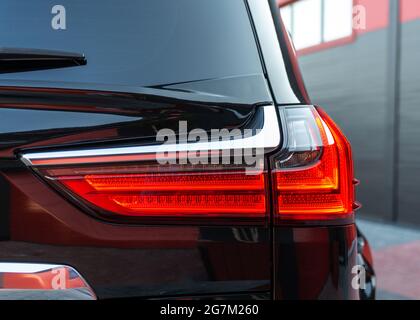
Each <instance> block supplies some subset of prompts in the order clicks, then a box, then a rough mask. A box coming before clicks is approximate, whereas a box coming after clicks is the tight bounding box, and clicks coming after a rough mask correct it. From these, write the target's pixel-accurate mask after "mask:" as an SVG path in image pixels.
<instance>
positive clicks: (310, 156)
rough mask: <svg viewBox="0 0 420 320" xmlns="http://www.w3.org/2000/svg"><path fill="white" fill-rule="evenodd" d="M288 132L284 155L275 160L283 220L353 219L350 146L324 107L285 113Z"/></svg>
mask: <svg viewBox="0 0 420 320" xmlns="http://www.w3.org/2000/svg"><path fill="white" fill-rule="evenodd" d="M281 113H282V116H283V118H284V123H285V124H286V127H287V128H286V130H287V135H286V136H287V141H286V146H287V147H286V148H285V150H284V152H282V153H281V155H280V156H278V157H277V158H276V159H275V161H274V170H273V181H274V194H275V196H274V198H275V202H276V204H275V218H276V221H277V222H280V223H281V221H283V220H293V221H297V220H298V221H314V220H317V221H320V220H321V221H322V220H333V219H346V218H352V214H353V202H354V186H353V166H352V155H351V148H350V144H349V143H348V141H347V139H346V138H345V136H344V135H343V134H342V132H341V131H340V129H339V128H338V127H337V125H336V124H335V123H334V122H333V121H332V120H331V119H330V118H329V117H328V116H327V115H326V113H325V112H324V111H322V110H321V109H319V108H318V109H316V108H315V107H312V106H309V107H287V108H283V109H281Z"/></svg>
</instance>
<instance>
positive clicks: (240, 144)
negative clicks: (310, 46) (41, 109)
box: [21, 105, 281, 166]
mask: <svg viewBox="0 0 420 320" xmlns="http://www.w3.org/2000/svg"><path fill="white" fill-rule="evenodd" d="M261 108H262V109H263V117H264V125H263V127H262V129H259V130H257V133H256V134H255V135H253V136H249V137H243V138H241V139H233V140H225V141H210V142H197V143H181V144H160V145H147V146H134V147H122V148H104V149H84V150H72V151H52V152H28V153H23V154H21V159H22V161H23V162H24V163H25V164H26V165H27V166H33V165H34V164H33V161H34V160H52V159H67V158H82V157H104V156H121V155H137V154H138V155H144V154H159V153H163V152H186V151H221V150H237V149H264V150H267V149H270V150H272V149H274V148H277V147H278V146H279V145H280V139H281V138H280V127H279V122H278V119H277V113H276V107H275V106H274V105H268V106H263V107H261ZM101 162H103V161H101ZM110 162H112V161H110ZM56 164H59V163H56Z"/></svg>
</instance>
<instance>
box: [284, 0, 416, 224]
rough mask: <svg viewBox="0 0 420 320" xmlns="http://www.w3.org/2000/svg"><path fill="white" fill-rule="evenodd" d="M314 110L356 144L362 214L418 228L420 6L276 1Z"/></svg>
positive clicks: (393, 0)
mask: <svg viewBox="0 0 420 320" xmlns="http://www.w3.org/2000/svg"><path fill="white" fill-rule="evenodd" d="M278 4H279V7H280V8H281V9H280V11H281V15H282V17H283V21H284V24H285V26H286V28H287V29H288V30H289V32H290V34H291V36H292V38H293V41H294V43H295V47H296V50H297V52H298V55H299V63H300V67H301V69H302V73H303V77H304V79H305V83H306V86H307V89H308V92H309V94H310V96H311V99H312V101H313V103H314V104H317V105H320V106H322V107H323V108H324V109H326V110H327V111H328V113H329V114H330V115H332V117H333V118H334V119H335V120H336V121H337V123H338V124H339V125H340V126H341V128H342V129H343V130H344V132H345V133H346V135H347V136H348V138H349V139H350V141H351V143H352V146H353V152H354V159H355V170H356V176H357V178H359V179H360V180H361V184H360V185H359V186H358V187H357V189H358V200H359V201H360V202H362V204H363V206H364V208H363V211H361V214H362V215H364V216H369V217H375V218H379V219H383V220H386V221H396V222H399V223H403V224H417V225H420V0H278Z"/></svg>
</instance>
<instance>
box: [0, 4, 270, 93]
mask: <svg viewBox="0 0 420 320" xmlns="http://www.w3.org/2000/svg"><path fill="white" fill-rule="evenodd" d="M57 5H58V6H57ZM63 9H64V10H63ZM63 12H64V13H63ZM63 17H64V18H63ZM0 47H6V48H36V49H48V50H62V51H69V52H77V53H83V54H85V56H86V58H87V61H88V64H87V65H86V66H81V67H72V68H63V69H52V70H42V71H30V72H20V73H9V74H0V80H5V79H10V80H41V81H42V80H45V81H57V80H60V81H65V82H67V81H68V82H83V83H96V84H98V83H99V84H100V83H104V84H118V85H130V86H133V85H134V86H151V85H161V84H171V83H179V82H187V81H195V80H203V79H213V78H221V77H232V76H240V75H249V74H261V73H262V69H261V63H260V60H259V55H258V50H257V48H256V44H255V39H254V37H253V32H252V28H251V24H250V21H249V17H248V14H247V10H246V7H245V4H244V1H243V0H125V1H116V0H93V1H88V0H37V1H26V0H2V1H0Z"/></svg>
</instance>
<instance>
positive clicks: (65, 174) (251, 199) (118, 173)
mask: <svg viewBox="0 0 420 320" xmlns="http://www.w3.org/2000/svg"><path fill="white" fill-rule="evenodd" d="M38 172H39V173H40V174H41V175H42V176H43V177H44V178H46V179H47V180H48V181H49V182H50V183H51V184H52V185H53V186H54V187H55V188H57V189H58V190H59V191H60V192H62V193H64V194H66V195H67V196H68V197H71V198H72V199H74V200H76V202H77V203H78V204H79V205H80V204H81V205H83V207H84V209H86V210H89V211H90V212H92V213H94V214H97V215H100V216H101V217H102V218H105V219H111V220H117V221H120V222H121V221H141V222H153V221H154V220H156V221H158V222H162V220H167V221H175V222H180V223H188V222H193V221H194V220H195V221H206V220H207V221H211V219H213V221H215V222H217V221H223V222H225V223H226V219H234V220H241V219H244V220H248V221H249V220H252V221H253V223H258V222H261V223H262V222H264V221H265V218H266V216H267V207H268V197H267V195H266V194H267V188H266V185H267V172H266V171H264V170H263V169H262V168H260V169H258V170H255V172H253V171H252V169H250V168H245V167H241V166H234V165H232V166H227V165H225V166H211V165H209V166H194V165H158V164H155V163H152V162H146V163H141V164H125V165H124V164H122V165H115V164H114V165H88V166H77V167H75V166H64V167H55V166H54V167H47V168H40V169H39V170H38Z"/></svg>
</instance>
